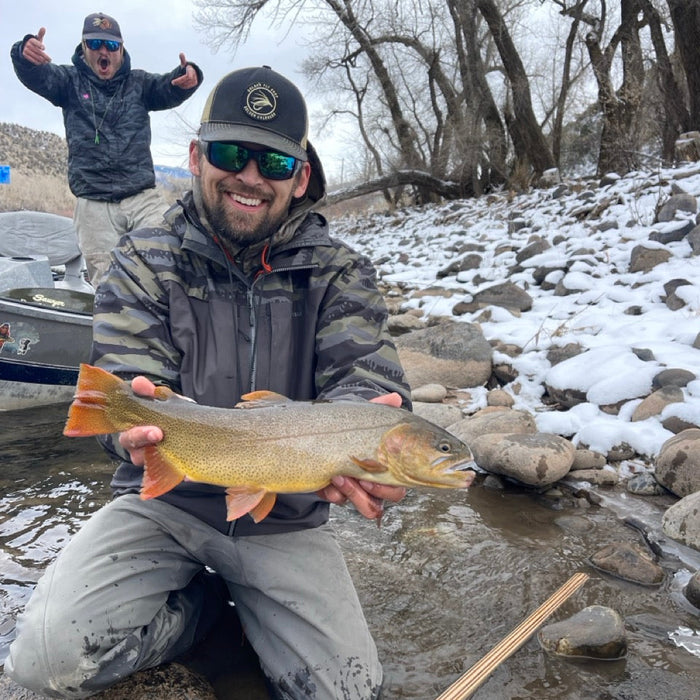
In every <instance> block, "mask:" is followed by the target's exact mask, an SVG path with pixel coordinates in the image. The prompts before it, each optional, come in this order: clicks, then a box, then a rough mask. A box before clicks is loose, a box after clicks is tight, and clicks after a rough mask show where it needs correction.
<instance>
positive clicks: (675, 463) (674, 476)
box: [655, 428, 700, 498]
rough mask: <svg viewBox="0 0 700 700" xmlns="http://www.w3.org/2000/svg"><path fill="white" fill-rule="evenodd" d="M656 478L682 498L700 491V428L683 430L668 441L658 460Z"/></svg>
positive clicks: (662, 447) (660, 451)
mask: <svg viewBox="0 0 700 700" xmlns="http://www.w3.org/2000/svg"><path fill="white" fill-rule="evenodd" d="M655 476H656V480H657V481H658V482H659V483H660V484H661V485H662V486H664V487H665V488H667V489H668V490H669V491H670V492H671V493H674V494H675V495H676V496H679V497H680V498H683V497H684V496H689V495H690V494H692V493H695V492H696V491H700V428H689V429H688V430H683V431H682V432H680V433H678V435H674V436H673V437H671V438H669V439H668V440H666V442H665V443H664V444H663V445H662V446H661V449H660V450H659V454H658V456H657V458H656V468H655Z"/></svg>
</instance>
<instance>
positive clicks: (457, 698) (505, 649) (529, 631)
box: [436, 573, 588, 700]
mask: <svg viewBox="0 0 700 700" xmlns="http://www.w3.org/2000/svg"><path fill="white" fill-rule="evenodd" d="M587 580H588V574H584V573H578V574H574V575H573V576H572V577H571V578H570V579H569V580H568V581H567V582H566V583H565V584H564V585H563V586H562V587H561V588H560V589H559V590H557V591H555V592H554V593H553V594H552V595H551V596H550V597H549V598H547V600H546V601H545V602H544V603H542V605H540V607H539V608H537V610H535V612H533V613H532V614H531V615H530V616H529V617H528V618H526V619H525V620H523V622H521V623H520V624H519V625H518V626H517V627H516V628H515V629H514V630H513V631H512V632H511V633H510V634H509V635H508V636H507V637H504V638H503V639H502V640H501V641H500V642H499V643H498V644H496V646H495V647H494V648H493V649H491V651H490V652H488V654H486V655H485V656H484V657H482V658H481V659H480V660H479V661H477V662H476V663H475V664H474V665H473V666H472V667H471V668H470V669H469V670H468V671H467V672H466V673H465V674H464V675H463V676H461V677H460V678H458V679H457V680H456V681H455V682H454V683H453V684H452V685H451V686H450V687H449V688H447V690H445V691H444V692H443V693H441V694H440V695H439V696H438V697H437V698H436V700H464V699H465V698H468V697H469V696H470V695H471V694H472V693H473V692H474V691H475V690H476V689H477V688H478V687H479V686H480V685H481V684H482V683H483V682H484V681H485V680H486V679H487V678H488V676H489V675H490V674H491V673H492V672H493V671H494V670H495V669H496V667H497V666H498V665H499V664H501V663H503V662H504V661H505V660H506V659H507V658H508V657H509V656H511V654H514V653H515V652H516V651H517V650H518V649H519V648H520V647H521V646H522V645H523V644H524V643H525V642H526V641H527V640H528V639H529V638H530V637H531V636H532V635H533V634H534V632H535V630H536V629H537V628H538V627H539V626H540V625H541V624H542V623H543V622H544V621H545V620H546V619H547V618H548V617H549V616H550V615H551V614H552V613H553V612H554V611H555V610H556V609H557V608H558V607H560V606H561V605H562V604H563V603H564V601H565V600H567V598H570V597H571V596H572V595H573V594H574V593H575V592H576V591H577V590H578V589H579V588H581V586H583V584H584V583H585V582H586V581H587Z"/></svg>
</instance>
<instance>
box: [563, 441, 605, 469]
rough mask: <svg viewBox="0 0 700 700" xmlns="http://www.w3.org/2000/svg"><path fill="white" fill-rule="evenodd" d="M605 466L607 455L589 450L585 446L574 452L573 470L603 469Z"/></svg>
mask: <svg viewBox="0 0 700 700" xmlns="http://www.w3.org/2000/svg"><path fill="white" fill-rule="evenodd" d="M604 466H605V455H602V454H600V452H596V451H595V450H589V449H587V448H585V447H579V448H577V450H576V452H575V453H574V461H573V463H572V465H571V471H572V472H573V471H577V470H578V469H602V468H603V467H604Z"/></svg>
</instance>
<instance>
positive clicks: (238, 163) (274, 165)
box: [205, 141, 301, 180]
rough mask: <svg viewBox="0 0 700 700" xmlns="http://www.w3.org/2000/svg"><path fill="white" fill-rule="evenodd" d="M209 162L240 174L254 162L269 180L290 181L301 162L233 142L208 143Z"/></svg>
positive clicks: (275, 152)
mask: <svg viewBox="0 0 700 700" xmlns="http://www.w3.org/2000/svg"><path fill="white" fill-rule="evenodd" d="M205 145H206V153H207V160H208V161H209V162H210V163H211V164H212V165H213V166H214V167H215V168H219V170H225V171H227V172H229V173H240V172H241V170H243V168H245V166H246V165H248V163H249V162H250V160H251V159H252V160H254V161H255V162H256V163H257V164H258V170H259V171H260V174H261V175H262V176H263V177H264V178H266V179H268V180H289V178H290V177H292V176H293V175H294V174H295V173H296V172H297V171H298V169H299V167H300V165H301V161H300V160H298V159H297V158H294V156H288V155H286V154H284V153H279V152H278V151H269V150H264V151H254V150H252V149H250V148H246V147H245V146H241V145H240V144H238V143H234V142H231V141H207V142H206V144H205Z"/></svg>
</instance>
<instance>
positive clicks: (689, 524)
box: [661, 491, 700, 551]
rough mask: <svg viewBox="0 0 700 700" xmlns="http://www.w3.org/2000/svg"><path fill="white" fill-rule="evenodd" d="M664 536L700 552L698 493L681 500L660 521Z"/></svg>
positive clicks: (699, 495)
mask: <svg viewBox="0 0 700 700" xmlns="http://www.w3.org/2000/svg"><path fill="white" fill-rule="evenodd" d="M661 526H662V529H663V531H664V534H666V535H668V537H670V538H671V539H672V540H676V541H677V542H681V543H682V544H684V545H686V546H688V547H692V548H693V549H697V550H698V551H700V491H698V492H697V493H693V494H691V495H690V496H686V497H685V498H681V500H680V501H677V502H676V503H674V504H673V505H672V506H670V507H669V508H668V509H667V510H666V512H665V513H664V515H663V518H662V519H661Z"/></svg>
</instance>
